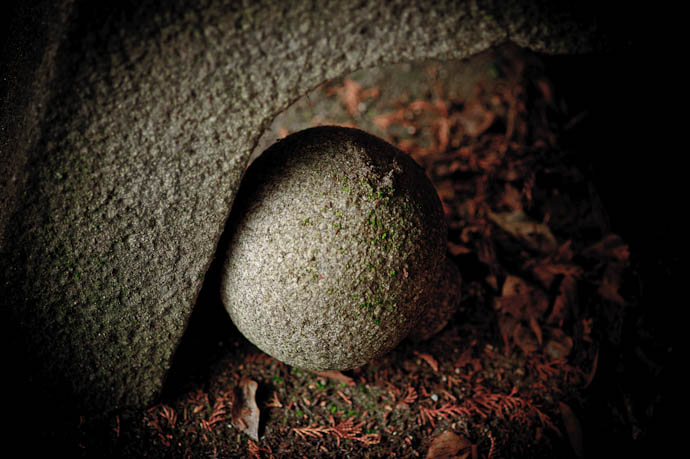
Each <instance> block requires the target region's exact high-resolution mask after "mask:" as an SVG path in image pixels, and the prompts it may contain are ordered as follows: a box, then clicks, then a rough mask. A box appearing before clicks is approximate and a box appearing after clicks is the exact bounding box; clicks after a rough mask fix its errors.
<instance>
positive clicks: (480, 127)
mask: <svg viewBox="0 0 690 459" xmlns="http://www.w3.org/2000/svg"><path fill="white" fill-rule="evenodd" d="M495 119H496V114H495V113H494V112H493V111H492V110H487V109H486V108H484V106H483V105H482V104H481V103H480V102H479V101H478V100H474V101H472V102H470V103H469V104H467V106H466V107H465V109H464V110H463V111H462V112H461V113H459V114H458V115H457V120H458V123H459V124H460V126H461V127H462V130H463V132H464V133H465V134H467V135H468V136H470V137H477V136H478V135H480V134H482V133H483V132H484V131H486V130H487V129H489V127H491V125H492V124H493V123H494V120H495Z"/></svg>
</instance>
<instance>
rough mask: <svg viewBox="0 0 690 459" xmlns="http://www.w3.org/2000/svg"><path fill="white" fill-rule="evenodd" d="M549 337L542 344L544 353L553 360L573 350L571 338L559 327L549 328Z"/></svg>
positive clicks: (565, 355)
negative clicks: (544, 343)
mask: <svg viewBox="0 0 690 459" xmlns="http://www.w3.org/2000/svg"><path fill="white" fill-rule="evenodd" d="M550 334H551V336H550V339H549V340H548V341H547V342H546V345H545V346H544V354H546V355H548V356H549V357H551V358H552V359H554V360H558V359H562V358H564V357H567V356H568V355H569V354H570V351H572V350H573V339H572V338H571V337H570V336H568V335H566V334H565V332H564V331H563V330H561V329H560V328H552V329H550Z"/></svg>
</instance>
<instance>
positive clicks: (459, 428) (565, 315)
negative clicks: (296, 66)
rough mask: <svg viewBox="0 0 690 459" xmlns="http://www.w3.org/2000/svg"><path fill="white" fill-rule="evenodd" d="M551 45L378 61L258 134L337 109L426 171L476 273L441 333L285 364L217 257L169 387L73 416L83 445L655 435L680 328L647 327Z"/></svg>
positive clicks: (257, 448)
mask: <svg viewBox="0 0 690 459" xmlns="http://www.w3.org/2000/svg"><path fill="white" fill-rule="evenodd" d="M547 60H548V59H546V58H542V57H539V56H536V55H534V54H530V53H527V52H524V51H520V50H517V49H515V48H513V47H501V48H498V49H495V50H491V51H488V52H486V53H483V54H481V55H479V56H476V57H474V58H472V59H470V60H467V61H463V62H445V63H440V62H426V63H420V64H415V65H411V64H403V65H396V66H392V67H386V68H377V69H368V70H363V71H360V72H357V73H355V74H353V75H350V76H348V77H347V78H343V79H340V80H337V81H332V82H329V83H327V84H325V85H323V86H322V87H320V88H317V89H316V90H314V91H313V92H312V93H310V94H309V95H308V96H306V97H305V98H303V99H301V100H300V101H298V102H296V103H295V104H294V105H293V106H292V107H291V108H290V109H289V110H288V111H286V112H285V113H283V114H281V115H280V116H279V117H278V118H277V119H276V120H275V121H274V123H273V124H272V126H270V128H269V129H268V130H267V132H266V134H265V135H264V137H263V138H262V141H261V142H260V144H259V146H258V147H257V149H256V150H257V152H259V153H260V152H261V151H263V149H265V148H266V147H267V146H268V145H270V144H271V143H272V142H274V141H275V140H276V139H277V138H280V137H283V136H285V135H286V134H288V133H290V132H294V131H297V130H299V129H303V128H306V127H310V126H313V125H318V124H341V125H347V126H353V127H359V128H361V129H364V130H366V131H368V132H371V133H373V134H376V135H378V136H381V137H383V138H385V139H387V140H389V141H390V142H391V143H393V144H395V145H397V146H398V147H399V148H401V149H402V150H403V151H405V152H407V153H408V154H410V155H411V156H412V157H413V158H414V159H415V160H416V161H417V162H418V163H419V164H420V165H422V166H423V167H424V168H425V170H426V172H427V174H428V176H429V177H430V179H431V180H432V182H433V183H434V185H435V186H436V189H437V191H438V193H439V196H440V197H441V200H442V202H443V205H444V209H445V211H446V217H447V219H448V223H449V241H448V252H449V254H450V257H451V259H452V260H453V261H454V262H455V263H456V264H457V266H458V267H459V269H460V272H461V274H462V304H461V307H460V308H459V310H458V311H457V313H456V314H455V316H454V317H453V319H452V320H451V321H450V322H449V323H448V324H447V325H446V326H445V328H444V329H443V330H442V331H441V332H440V333H439V334H438V335H437V336H435V337H434V338H432V339H430V340H428V341H426V342H422V343H414V342H411V341H407V340H406V341H404V342H403V343H401V345H400V346H399V347H398V348H397V349H395V350H394V351H393V352H391V353H390V354H388V355H386V356H384V357H383V358H381V359H379V360H376V361H372V362H370V363H369V364H367V365H366V366H364V367H361V368H358V369H356V370H352V371H344V372H333V373H325V374H316V373H311V372H307V371H303V370H299V369H297V368H292V367H289V366H287V365H285V364H283V363H281V362H279V361H277V360H275V359H273V358H271V357H270V356H268V355H266V354H264V353H262V352H261V351H260V350H258V349H257V348H256V347H254V346H253V345H251V344H250V343H249V342H248V341H247V340H246V339H244V338H243V337H242V336H241V335H240V334H239V333H238V332H237V330H236V329H234V327H233V325H232V323H231V322H230V320H229V318H228V317H227V315H226V313H225V311H224V310H223V308H222V305H221V304H220V301H219V299H218V284H217V282H218V261H216V263H214V265H213V266H212V269H211V271H210V272H209V274H208V275H207V278H206V282H205V285H204V288H203V290H202V292H201V294H200V297H199V302H198V307H197V309H196V310H195V313H194V316H193V317H192V319H191V323H190V325H189V331H188V333H187V335H186V336H185V339H184V341H183V343H182V344H181V346H180V349H179V351H178V353H177V355H176V359H175V362H174V366H173V370H172V372H171V374H170V376H169V379H168V381H167V384H166V388H165V392H164V394H163V395H162V397H161V399H160V402H159V403H157V404H156V405H154V406H151V407H150V408H149V409H147V410H144V411H131V410H128V411H123V412H119V413H113V414H109V415H107V416H99V417H95V418H85V417H80V418H79V419H75V420H74V425H73V426H71V434H70V436H68V440H67V441H68V442H71V444H72V446H73V447H74V449H75V451H76V452H77V453H78V455H80V456H82V457H155V458H159V457H180V458H183V457H192V458H196V457H261V458H270V457H307V458H314V457H437V458H438V457H460V458H539V457H544V458H551V457H564V458H569V457H570V458H579V457H599V456H606V455H608V454H609V453H611V454H612V453H614V452H615V453H616V456H620V457H630V456H631V455H632V453H633V452H634V451H635V450H639V448H640V445H647V444H648V443H649V442H651V441H652V438H651V434H650V433H649V432H650V424H651V423H652V422H653V420H654V419H655V417H654V416H655V415H654V413H655V410H657V408H658V406H659V404H660V403H661V402H662V399H661V396H660V395H659V393H660V390H661V389H660V388H659V387H658V385H659V384H661V383H660V382H659V381H660V380H661V378H660V375H662V373H663V372H664V359H665V355H666V348H667V347H668V343H666V342H664V341H663V339H662V340H660V339H659V337H656V336H654V331H653V330H651V329H650V328H649V327H650V326H649V325H648V324H647V323H645V320H644V319H645V313H644V311H645V309H644V308H643V307H642V306H641V305H640V297H641V296H640V279H639V273H638V271H637V270H636V253H635V248H634V247H631V246H630V245H629V243H627V242H626V241H625V240H624V239H623V238H622V237H621V236H620V235H617V234H615V233H613V232H612V230H611V225H610V222H609V219H608V213H607V210H606V208H605V206H604V204H603V202H602V200H601V199H600V198H599V196H598V193H597V189H596V187H595V186H594V185H593V184H592V182H591V181H589V180H588V177H587V174H586V172H587V171H586V167H583V166H582V164H583V162H582V160H581V158H579V157H578V156H577V154H576V153H574V152H573V151H571V150H570V149H569V148H568V137H569V135H571V134H572V133H573V132H576V131H577V129H578V127H579V126H580V125H581V124H582V123H587V120H588V116H589V113H588V111H586V110H580V109H579V108H577V109H575V108H573V107H577V106H578V104H577V101H569V100H566V99H564V98H563V96H562V94H563V93H565V91H561V87H559V86H558V84H559V82H557V81H556V80H554V79H552V78H551V75H550V74H549V66H548V64H546V63H545V61H547ZM631 378H632V379H634V380H635V382H636V383H635V384H631V383H630V381H631ZM645 442H646V443H645Z"/></svg>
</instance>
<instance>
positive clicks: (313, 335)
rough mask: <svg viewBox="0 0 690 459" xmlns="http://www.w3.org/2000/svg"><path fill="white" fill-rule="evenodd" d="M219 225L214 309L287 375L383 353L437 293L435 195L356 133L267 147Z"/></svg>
mask: <svg viewBox="0 0 690 459" xmlns="http://www.w3.org/2000/svg"><path fill="white" fill-rule="evenodd" d="M231 222H232V223H231V227H230V229H229V231H231V234H230V244H229V248H228V252H227V259H226V261H225V265H224V269H223V275H222V287H221V289H222V299H223V302H224V304H225V307H226V309H227V311H228V313H229V314H230V317H231V318H232V321H233V322H234V324H235V325H236V326H237V328H238V329H239V331H240V332H241V333H242V334H243V335H244V336H245V337H246V338H247V339H248V340H249V341H251V342H252V343H253V344H254V345H256V346H257V347H258V348H259V349H261V350H263V351H264V352H266V353H267V354H269V355H271V356H273V357H275V358H276V359H278V360H280V361H282V362H285V363H287V364H290V365H293V366H296V367H298V368H304V369H309V370H345V369H351V368H356V367H359V366H361V365H363V364H365V363H367V362H368V361H369V360H371V359H373V358H376V357H379V356H381V355H383V354H385V353H387V352H388V351H390V350H391V349H393V348H394V347H395V346H396V345H397V344H398V343H399V342H400V341H401V340H402V339H403V338H405V337H406V336H407V335H408V333H409V332H410V331H411V330H412V328H413V327H414V326H415V324H416V323H417V321H418V320H419V318H420V316H421V314H422V313H423V312H424V310H425V309H426V307H427V306H428V305H429V304H430V302H431V301H433V295H434V294H438V292H437V289H436V287H437V284H438V282H439V281H440V279H441V274H442V270H443V269H444V266H445V248H446V237H447V235H446V225H445V220H444V215H443V209H442V207H441V202H440V200H439V198H438V195H437V194H436V191H435V189H434V187H433V185H432V184H431V182H430V181H429V180H428V178H427V177H426V175H425V174H424V171H423V170H422V169H421V168H420V167H419V166H418V165H417V164H416V163H415V162H414V161H413V160H412V159H411V158H409V157H408V156H407V155H405V154H404V153H403V152H401V151H400V150H398V149H397V148H395V147H393V146H392V145H390V144H389V143H387V142H385V141H384V140H382V139H379V138H378V137H375V136H372V135H370V134H367V133H365V132H363V131H361V130H358V129H350V128H343V127H336V126H323V127H317V128H311V129H306V130H304V131H300V132H298V133H295V134H292V135H290V136H288V137H286V138H284V139H282V140H280V141H278V142H276V143H275V144H274V145H273V146H271V147H270V148H268V149H267V150H266V151H265V152H264V153H263V154H262V155H261V156H260V157H259V158H258V159H257V160H256V161H255V162H254V163H252V165H251V166H250V167H249V169H248V170H247V171H246V174H245V176H244V178H243V181H242V184H241V187H240V190H239V192H238V195H237V198H236V200H235V203H234V206H233V210H232V215H231Z"/></svg>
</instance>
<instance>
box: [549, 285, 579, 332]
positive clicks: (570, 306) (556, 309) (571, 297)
mask: <svg viewBox="0 0 690 459" xmlns="http://www.w3.org/2000/svg"><path fill="white" fill-rule="evenodd" d="M576 297H577V280H576V279H575V278H574V277H572V276H565V277H564V278H563V280H562V281H561V284H560V286H559V287H558V296H556V299H555V300H554V302H553V308H552V310H551V314H549V317H548V319H546V322H547V323H549V324H552V325H558V326H562V325H563V322H564V321H565V319H566V318H567V317H568V315H573V314H575V313H576V312H577V311H575V310H574V309H575V308H576V306H577V298H576Z"/></svg>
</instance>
